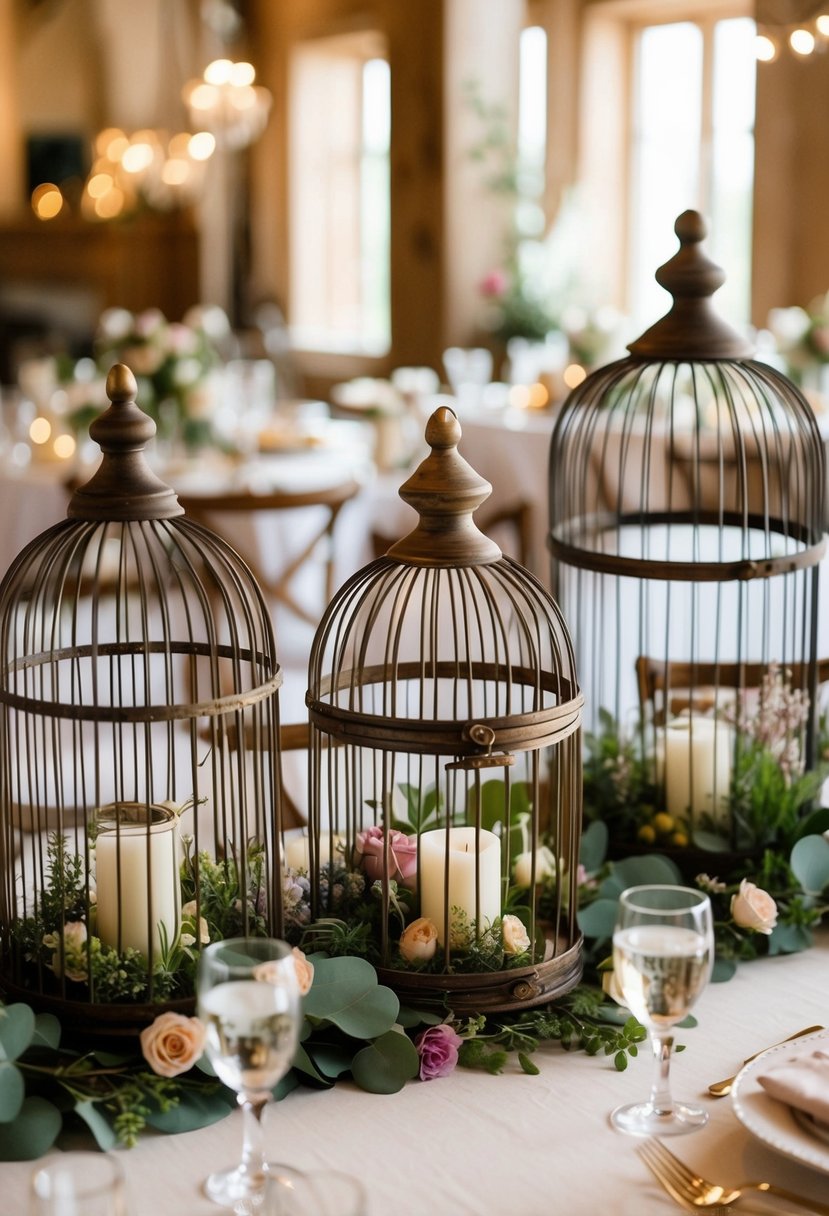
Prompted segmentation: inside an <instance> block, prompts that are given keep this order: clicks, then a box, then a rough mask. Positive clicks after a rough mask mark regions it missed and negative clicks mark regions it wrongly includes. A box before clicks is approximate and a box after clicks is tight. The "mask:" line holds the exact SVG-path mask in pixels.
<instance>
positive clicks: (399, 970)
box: [306, 407, 582, 1011]
mask: <svg viewBox="0 0 829 1216" xmlns="http://www.w3.org/2000/svg"><path fill="white" fill-rule="evenodd" d="M460 435H461V428H460V425H459V423H458V421H457V419H456V417H455V415H454V413H453V412H452V411H451V410H450V409H448V408H447V407H442V408H439V409H438V410H437V411H436V412H435V413H434V414H433V415H432V417H431V419H430V421H429V423H428V424H427V429H426V440H427V443H428V444H429V446H430V447H431V449H432V451H431V454H430V455H429V456H427V457H426V459H425V460H424V461H423V462H422V464H421V465H420V466H419V468H418V469H417V470H416V471H415V472H414V473H413V474H412V476H411V478H410V479H409V480H408V481H407V482H406V483H405V485H404V486H403V488H402V489H401V491H400V495H401V497H402V498H403V499H404V500H405V501H406V502H407V503H409V504H411V505H412V506H413V507H414V508H415V509H416V511H417V512H418V514H419V517H420V519H419V523H418V524H417V526H416V527H415V528H414V530H413V531H412V532H411V533H409V535H408V536H406V537H404V538H403V539H402V540H400V541H398V542H397V543H396V544H394V545H392V546H391V548H390V549H389V550H388V552H387V553H386V555H385V556H383V557H381V558H379V559H378V560H377V561H375V562H374V563H372V564H371V565H369V566H367V567H366V568H365V569H363V570H361V571H359V572H358V573H357V574H355V575H354V576H353V577H352V578H351V579H349V580H348V581H347V582H346V583H345V584H344V586H343V587H342V588H341V589H340V591H339V592H338V593H337V595H336V596H335V597H334V599H333V601H332V603H331V604H330V606H329V608H328V610H327V612H326V614H325V616H324V617H323V620H322V622H321V624H320V626H319V629H318V631H317V634H316V637H315V641H314V646H313V649H312V653H311V660H310V669H309V691H308V698H307V700H308V707H309V718H310V729H311V766H310V767H311V782H310V789H309V801H310V816H309V826H310V831H309V837H308V854H309V856H308V868H309V873H310V902H311V907H310V920H311V923H312V924H314V923H316V922H319V921H320V920H322V922H323V923H322V924H321V925H320V926H319V929H318V933H319V940H320V941H324V940H325V935H326V934H327V933H330V932H332V929H331V926H332V924H336V925H337V926H338V929H337V930H336V931H339V932H340V933H342V931H343V928H342V927H343V925H345V926H346V927H347V929H346V931H347V933H348V934H349V936H350V941H351V943H352V948H353V950H354V951H361V952H362V953H364V954H365V955H366V956H367V957H369V958H370V959H371V960H372V961H373V962H375V963H376V964H378V966H379V969H380V974H381V976H382V978H383V980H384V982H386V983H388V984H389V985H391V986H392V987H394V988H395V989H396V990H397V991H398V992H399V993H401V994H409V995H410V996H419V997H425V996H428V995H434V994H435V993H438V994H443V995H444V996H446V997H447V998H448V999H449V1001H450V1003H451V1006H452V1008H453V1009H455V1010H456V1011H458V1010H460V1011H463V1010H482V1009H506V1008H514V1007H520V1006H522V1005H532V1004H536V1003H539V1002H541V1001H545V1000H549V999H551V998H552V997H554V996H556V995H558V994H560V993H563V992H565V991H567V990H568V989H569V988H571V987H572V986H573V985H574V984H575V983H577V981H578V979H579V977H580V974H581V938H580V936H579V932H578V927H577V923H576V890H577V885H578V857H579V834H580V822H581V772H580V757H581V739H580V723H581V706H582V697H581V693H580V691H579V688H578V684H577V681H576V670H575V665H574V662H573V652H572V646H571V642H570V638H569V636H568V632H567V628H566V626H565V623H564V620H563V618H562V616H561V614H560V612H559V610H558V608H557V607H556V605H555V603H554V602H553V601H552V599H551V598H550V596H549V594H548V593H547V592H546V591H545V590H544V588H543V587H542V586H541V585H540V583H538V582H537V581H536V580H535V579H534V578H533V576H532V575H530V574H528V573H527V572H526V571H525V570H523V569H522V568H521V567H520V566H519V565H517V563H515V562H514V561H512V560H511V559H510V558H507V557H503V556H502V555H501V552H500V550H499V548H498V546H497V545H496V544H495V543H494V542H492V541H491V540H489V539H488V538H487V537H486V536H484V535H483V534H482V533H481V532H479V531H478V529H477V528H476V526H475V524H474V521H473V518H472V515H473V512H474V511H475V509H476V508H477V507H478V506H479V505H480V504H481V503H482V502H483V501H484V500H485V499H486V498H487V497H488V495H489V493H490V491H491V487H490V486H489V484H488V483H487V482H486V481H484V480H483V479H482V478H481V477H479V476H478V474H477V473H475V471H474V470H473V469H472V468H470V466H469V465H468V464H467V463H466V461H465V460H463V458H462V457H461V456H460V455H459V453H458V451H457V444H458V441H459V439H460ZM306 940H308V939H307V938H306Z"/></svg>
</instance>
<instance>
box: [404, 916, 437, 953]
mask: <svg viewBox="0 0 829 1216" xmlns="http://www.w3.org/2000/svg"><path fill="white" fill-rule="evenodd" d="M437 944H438V931H437V929H436V927H435V925H434V924H433V923H432V921H430V920H429V918H428V917H426V916H419V917H418V918H417V920H413V921H412V923H411V924H410V925H407V926H406V928H405V929H404V930H403V935H402V937H401V938H400V953H401V954H402V955H403V958H404V959H405V960H406V962H407V963H427V962H428V961H429V959H430V958H434V956H435V950H436V949H437Z"/></svg>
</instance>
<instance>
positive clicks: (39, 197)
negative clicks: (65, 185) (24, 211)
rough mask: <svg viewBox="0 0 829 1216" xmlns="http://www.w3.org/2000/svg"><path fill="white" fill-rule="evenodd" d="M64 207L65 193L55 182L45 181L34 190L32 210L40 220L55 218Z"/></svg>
mask: <svg viewBox="0 0 829 1216" xmlns="http://www.w3.org/2000/svg"><path fill="white" fill-rule="evenodd" d="M62 207H63V195H62V194H61V192H60V190H59V189H58V187H57V186H56V185H55V184H54V183H53V182H43V184H42V185H40V186H36V187H35V189H34V190H33V191H32V211H34V213H35V215H36V216H37V218H38V219H39V220H53V219H54V218H55V216H56V215H58V213H59V212H60V211H61V209H62Z"/></svg>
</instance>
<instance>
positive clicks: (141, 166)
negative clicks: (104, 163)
mask: <svg viewBox="0 0 829 1216" xmlns="http://www.w3.org/2000/svg"><path fill="white" fill-rule="evenodd" d="M152 163H153V148H152V145H151V144H149V143H145V142H143V141H140V142H137V143H131V144H130V146H129V147H128V148H127V150H126V152H125V153H124V155H123V156H122V157H121V165H122V167H123V169H124V171H125V172H126V173H143V172H144V170H145V169H149V167H150V165H151V164H152Z"/></svg>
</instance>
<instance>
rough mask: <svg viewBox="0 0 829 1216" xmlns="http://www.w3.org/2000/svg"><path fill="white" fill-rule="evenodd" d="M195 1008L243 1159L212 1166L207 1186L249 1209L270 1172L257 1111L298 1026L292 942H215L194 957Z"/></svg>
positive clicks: (280, 1072)
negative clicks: (237, 1121)
mask: <svg viewBox="0 0 829 1216" xmlns="http://www.w3.org/2000/svg"><path fill="white" fill-rule="evenodd" d="M198 1008H199V1016H200V1018H201V1019H202V1021H203V1022H204V1024H205V1026H206V1028H207V1040H206V1043H205V1050H206V1053H207V1056H208V1058H209V1059H210V1062H211V1063H212V1065H213V1067H214V1068H215V1070H216V1075H217V1076H218V1077H219V1079H220V1080H221V1081H223V1082H224V1084H225V1085H227V1086H228V1087H229V1088H230V1089H235V1090H236V1091H237V1095H238V1099H237V1100H238V1102H239V1105H240V1106H241V1107H242V1108H243V1110H244V1142H243V1145H242V1160H241V1162H240V1164H239V1165H238V1166H236V1167H235V1168H232V1169H228V1170H223V1171H222V1172H220V1173H216V1174H211V1175H210V1177H209V1178H208V1179H207V1181H206V1183H205V1192H206V1194H207V1195H208V1197H209V1198H210V1199H212V1200H213V1201H214V1202H215V1203H220V1204H222V1205H224V1206H225V1207H233V1208H234V1209H235V1210H236V1211H237V1212H246V1211H248V1210H250V1211H252V1210H254V1208H255V1207H256V1204H257V1201H258V1199H259V1198H261V1196H262V1194H263V1192H264V1189H265V1184H266V1182H267V1176H268V1165H267V1161H266V1160H265V1153H264V1137H263V1131H262V1114H263V1112H264V1109H265V1107H266V1105H267V1104H268V1102H269V1100H270V1098H271V1091H272V1089H273V1087H274V1086H275V1085H276V1083H277V1082H278V1081H279V1080H280V1078H281V1077H283V1076H284V1075H285V1073H286V1072H287V1071H288V1069H289V1068H290V1066H291V1061H292V1060H293V1057H294V1052H295V1050H296V1045H297V1039H298V1034H299V1021H300V994H299V984H298V981H297V976H296V967H295V963H294V959H293V956H292V953H291V947H290V946H288V945H287V944H286V943H285V942H281V941H276V940H274V939H273V938H264V937H262V938H256V937H252V938H245V937H239V938H229V939H228V940H227V941H221V942H214V943H213V945H211V946H208V947H207V948H206V949H205V950H204V951H203V952H202V956H201V960H200V962H199V978H198Z"/></svg>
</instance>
